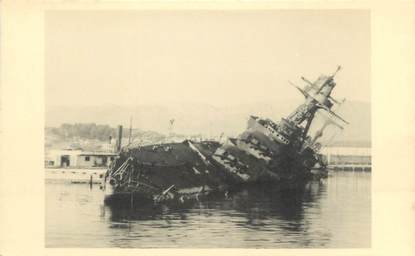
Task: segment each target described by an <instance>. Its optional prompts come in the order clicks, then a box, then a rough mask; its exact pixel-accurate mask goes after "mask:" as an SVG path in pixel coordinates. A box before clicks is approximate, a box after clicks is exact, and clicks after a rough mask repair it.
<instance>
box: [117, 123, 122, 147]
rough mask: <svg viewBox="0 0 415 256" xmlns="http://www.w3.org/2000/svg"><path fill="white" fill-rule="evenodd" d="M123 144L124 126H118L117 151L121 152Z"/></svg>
mask: <svg viewBox="0 0 415 256" xmlns="http://www.w3.org/2000/svg"><path fill="white" fill-rule="evenodd" d="M121 142H122V125H118V138H117V148H116V151H117V152H120V151H121V145H122V144H121Z"/></svg>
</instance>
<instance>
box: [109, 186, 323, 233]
mask: <svg viewBox="0 0 415 256" xmlns="http://www.w3.org/2000/svg"><path fill="white" fill-rule="evenodd" d="M325 189H326V186H325V185H323V184H322V183H321V182H318V181H311V182H309V183H307V185H306V186H305V187H304V189H302V190H295V191H281V190H275V189H272V188H270V187H254V186H253V187H247V188H244V189H243V190H240V191H235V192H234V193H232V194H229V195H227V197H223V196H219V197H217V198H214V197H211V198H209V199H208V200H206V201H205V200H201V201H199V202H193V203H192V205H186V207H183V205H170V206H168V205H165V204H163V205H152V204H148V205H146V206H144V205H136V206H134V205H130V206H129V207H125V206H126V205H125V204H124V205H123V206H124V207H120V205H118V206H115V205H108V206H107V209H108V210H109V213H110V220H111V221H112V226H113V227H115V228H118V227H128V225H129V223H130V222H135V221H147V220H166V221H168V222H169V221H171V220H185V219H187V218H188V215H189V214H191V213H192V212H194V210H200V211H206V212H208V211H210V210H215V211H216V212H220V213H221V214H225V215H228V214H229V215H234V214H237V215H238V216H239V217H243V218H244V219H245V221H244V224H243V225H244V226H246V227H251V228H252V227H255V226H258V225H263V224H261V220H265V219H273V220H280V221H288V222H289V224H287V225H284V226H283V229H285V230H286V231H293V232H299V231H302V230H304V228H305V227H304V226H303V224H304V221H303V219H304V210H305V208H307V207H308V206H309V205H310V204H313V203H315V201H317V200H318V199H319V198H320V196H321V194H322V193H323V192H324V190H325ZM114 223H118V224H115V226H114Z"/></svg>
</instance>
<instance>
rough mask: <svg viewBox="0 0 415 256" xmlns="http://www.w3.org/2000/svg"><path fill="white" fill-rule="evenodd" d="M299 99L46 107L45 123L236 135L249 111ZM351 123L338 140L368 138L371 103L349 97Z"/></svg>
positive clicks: (290, 106) (282, 112) (279, 111)
mask: <svg viewBox="0 0 415 256" xmlns="http://www.w3.org/2000/svg"><path fill="white" fill-rule="evenodd" d="M298 104H299V102H294V101H287V102H266V103H264V102H261V103H249V104H244V105H238V106H211V105H208V104H201V103H176V104H171V105H169V106H160V105H137V106H121V105H103V106H88V107H76V106H74V107H69V106H59V107H48V108H47V111H46V127H58V126H60V125H61V124H63V123H97V124H105V125H109V126H111V127H116V125H118V124H121V125H124V127H129V120H130V117H131V116H132V118H133V127H134V128H135V129H138V130H141V131H152V132H155V133H160V134H167V133H168V132H169V120H171V119H174V120H175V122H174V126H173V128H172V131H173V132H174V133H177V134H182V135H184V136H190V135H194V134H201V135H203V136H205V137H206V136H208V137H213V136H218V135H220V134H221V133H224V134H225V135H227V136H235V135H237V134H239V133H240V132H242V131H243V130H244V129H245V127H246V120H247V118H248V117H249V116H250V115H257V116H263V117H269V118H271V119H273V120H278V119H279V118H281V117H282V116H286V115H288V114H289V113H290V112H291V111H292V110H294V108H295V107H296V106H297V105H298ZM338 112H339V113H340V114H341V115H342V116H343V117H344V118H345V119H346V120H347V121H348V122H349V123H350V124H349V125H347V126H346V127H345V129H344V131H343V132H342V133H341V134H339V135H338V136H337V137H336V139H335V140H336V141H337V142H340V141H342V142H346V143H350V142H365V143H366V144H367V143H370V139H371V112H370V103H367V102H357V101H350V102H347V101H346V103H344V105H343V106H342V107H341V108H340V109H339V111H338Z"/></svg>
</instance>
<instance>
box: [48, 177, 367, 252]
mask: <svg viewBox="0 0 415 256" xmlns="http://www.w3.org/2000/svg"><path fill="white" fill-rule="evenodd" d="M103 199H104V194H103V191H101V190H100V188H99V185H96V184H94V185H92V187H91V186H90V185H89V184H71V183H70V182H68V181H65V180H47V181H46V222H45V223H46V227H45V233H46V237H45V238H46V247H49V248H56V247H65V248H68V247H84V248H85V247H92V248H101V247H118V248H367V247H370V245H371V242H370V241H371V174H370V173H366V172H331V173H330V175H329V177H328V178H327V179H325V180H324V181H323V182H312V183H310V184H308V185H307V186H306V187H305V189H304V191H301V192H298V193H292V192H278V193H272V194H269V193H264V192H263V191H252V190H242V191H240V192H238V193H236V194H234V195H232V196H230V197H228V198H222V199H220V200H219V199H218V200H217V201H204V202H198V203H195V204H194V205H192V206H189V207H186V208H178V209H177V208H176V209H170V208H168V207H161V208H157V209H153V208H152V209H149V208H147V207H146V208H140V207H138V208H134V209H131V208H128V207H126V208H123V209H119V208H110V207H108V206H105V205H104V204H103Z"/></svg>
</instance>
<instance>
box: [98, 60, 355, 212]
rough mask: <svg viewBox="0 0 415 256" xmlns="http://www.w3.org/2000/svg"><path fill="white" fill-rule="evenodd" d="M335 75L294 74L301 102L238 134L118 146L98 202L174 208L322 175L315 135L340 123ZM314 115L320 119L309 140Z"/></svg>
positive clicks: (255, 120)
mask: <svg viewBox="0 0 415 256" xmlns="http://www.w3.org/2000/svg"><path fill="white" fill-rule="evenodd" d="M339 70H340V66H339V67H338V68H337V70H336V71H335V72H334V73H333V74H331V75H321V76H320V77H319V78H318V79H317V80H316V81H315V82H310V81H309V80H307V79H306V78H304V77H302V80H303V81H304V82H305V83H306V84H305V86H304V87H299V86H296V85H294V86H295V87H296V88H297V89H298V90H299V91H300V92H301V93H302V94H303V95H304V98H305V101H304V102H303V103H302V104H301V105H300V106H298V107H297V108H296V109H295V110H294V111H293V112H292V113H291V114H290V115H288V116H287V117H285V118H281V120H280V121H279V122H274V121H272V120H270V119H266V118H261V117H257V116H250V117H249V120H248V125H247V128H246V130H245V131H243V132H242V133H241V134H240V135H239V136H238V137H235V138H227V140H226V142H219V141H209V140H208V141H192V140H184V141H182V142H174V143H163V144H156V145H146V146H136V147H125V148H123V149H121V150H120V152H119V154H118V156H117V157H116V159H115V160H114V161H113V162H112V163H111V165H110V167H109V168H108V170H107V172H106V174H105V176H104V177H103V186H102V189H103V190H105V194H106V196H105V202H106V203H107V204H113V203H123V202H129V204H139V205H143V204H147V203H149V204H179V205H180V204H186V202H194V201H199V200H203V199H208V198H209V197H215V196H216V197H217V196H224V197H227V196H228V195H229V194H230V193H232V192H233V191H237V190H238V189H241V188H242V187H247V186H270V187H272V188H273V189H275V188H277V189H280V190H293V189H298V188H301V187H303V186H304V185H305V184H306V183H307V182H309V181H310V180H313V179H320V178H324V177H325V176H326V175H327V170H326V169H325V166H326V163H325V161H324V159H323V157H322V155H321V154H319V150H320V148H321V147H322V145H321V143H320V142H319V138H321V137H322V135H323V132H324V130H325V129H326V127H327V126H328V125H329V124H335V125H336V126H338V127H340V128H343V126H342V125H343V124H346V123H347V121H345V120H344V119H343V118H341V117H340V116H339V115H338V114H336V113H335V112H334V111H333V109H334V108H333V106H335V105H340V104H341V103H342V102H340V101H337V100H335V99H334V98H332V97H331V93H332V91H333V89H334V87H335V86H336V83H335V81H334V77H335V75H336V73H337V72H338V71H339ZM343 101H344V100H343ZM317 111H319V112H324V113H325V115H326V117H327V119H326V121H325V122H324V123H323V125H322V126H321V128H320V129H319V130H317V131H316V132H315V133H314V134H313V136H311V135H310V134H309V131H310V126H311V125H312V123H313V121H314V119H315V116H316V113H317ZM315 170H318V171H317V172H315Z"/></svg>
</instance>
